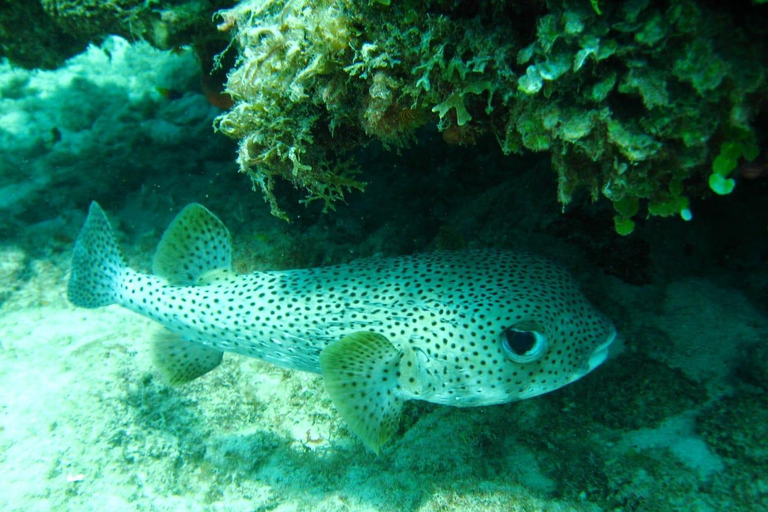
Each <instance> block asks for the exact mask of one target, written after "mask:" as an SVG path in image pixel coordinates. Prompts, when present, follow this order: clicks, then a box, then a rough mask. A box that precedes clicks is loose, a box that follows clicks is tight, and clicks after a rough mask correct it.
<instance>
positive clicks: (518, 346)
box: [501, 327, 547, 363]
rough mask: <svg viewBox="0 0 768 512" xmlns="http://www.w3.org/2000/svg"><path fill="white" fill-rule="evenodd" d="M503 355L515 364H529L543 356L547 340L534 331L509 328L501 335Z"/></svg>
mask: <svg viewBox="0 0 768 512" xmlns="http://www.w3.org/2000/svg"><path fill="white" fill-rule="evenodd" d="M501 346H502V347H503V348H504V353H505V354H506V355H507V357H508V358H510V359H511V360H512V361H514V362H516V363H531V362H533V361H536V360H537V359H539V358H540V357H541V356H542V354H544V349H545V348H546V346H547V338H546V337H545V336H544V335H543V334H541V333H540V332H536V331H526V330H522V329H517V328H515V327H509V328H507V329H505V330H504V331H503V332H502V333H501Z"/></svg>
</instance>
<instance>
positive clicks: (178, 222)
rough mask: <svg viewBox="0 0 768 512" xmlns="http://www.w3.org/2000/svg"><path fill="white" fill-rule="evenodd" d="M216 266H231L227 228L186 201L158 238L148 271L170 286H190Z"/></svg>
mask: <svg viewBox="0 0 768 512" xmlns="http://www.w3.org/2000/svg"><path fill="white" fill-rule="evenodd" d="M218 269H225V270H231V269H232V247H231V244H230V237H229V231H228V230H227V228H226V227H225V226H224V224H223V223H222V222H221V221H220V220H219V218H218V217H216V216H215V215H214V214H212V213H211V212H210V211H208V209H207V208H206V207H205V206H203V205H200V204H197V203H192V204H189V205H187V206H186V208H184V209H183V210H182V211H181V212H180V213H179V214H178V215H177V216H176V218H175V219H173V222H171V224H170V225H169V226H168V229H166V230H165V234H163V238H162V239H160V243H159V244H158V245H157V251H156V252H155V259H154V260H153V261H152V271H153V272H154V273H155V275H158V276H161V277H164V278H165V279H167V280H168V283H169V284H172V285H174V286H191V285H194V284H197V281H198V279H199V278H200V277H202V276H203V275H204V274H205V273H207V272H210V271H212V270H218Z"/></svg>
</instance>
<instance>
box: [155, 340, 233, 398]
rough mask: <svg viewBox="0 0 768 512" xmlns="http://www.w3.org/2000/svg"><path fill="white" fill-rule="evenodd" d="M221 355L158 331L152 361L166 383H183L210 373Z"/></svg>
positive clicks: (222, 354)
mask: <svg viewBox="0 0 768 512" xmlns="http://www.w3.org/2000/svg"><path fill="white" fill-rule="evenodd" d="M223 356H224V352H222V351H220V350H216V349H214V348H210V347H206V346H205V345H201V344H200V343H196V342H193V341H187V340H185V339H184V338H182V337H181V336H180V335H178V334H175V333H172V332H169V331H162V332H159V333H157V334H156V335H155V338H154V340H153V344H152V360H153V362H154V363H155V366H157V368H158V370H160V373H161V374H162V376H163V379H164V380H166V381H167V382H168V383H169V384H174V385H175V384H184V383H185V382H189V381H191V380H194V379H196V378H198V377H200V376H201V375H204V374H206V373H208V372H209V371H211V370H213V369H214V368H216V367H217V366H219V364H220V363H221V359H222V357H223Z"/></svg>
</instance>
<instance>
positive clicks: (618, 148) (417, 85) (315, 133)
mask: <svg viewBox="0 0 768 512" xmlns="http://www.w3.org/2000/svg"><path fill="white" fill-rule="evenodd" d="M738 7H740V8H741V9H742V11H741V12H736V8H738ZM736 8H734V7H718V8H717V9H718V10H714V9H715V7H713V6H710V5H706V4H703V3H698V2H693V1H690V0H673V1H671V2H652V1H650V0H636V1H632V2H614V3H611V2H586V1H581V0H550V1H548V2H546V3H541V2H513V3H510V2H501V1H498V2H486V3H471V4H470V3H468V2H457V3H456V2H443V1H438V0H433V1H427V2H413V1H411V2H408V1H406V2H398V3H389V2H352V1H348V0H347V1H344V0H326V1H321V2H307V1H304V0H286V1H281V0H274V1H273V0H253V1H250V2H241V3H240V4H238V5H237V6H236V7H235V8H233V9H231V10H227V11H223V12H221V13H220V19H221V23H220V25H219V29H220V30H222V31H228V32H231V33H232V34H233V40H234V41H235V42H236V44H237V47H238V51H239V55H238V62H237V65H236V68H235V69H234V70H233V71H232V72H231V73H230V75H229V80H228V83H227V90H228V92H229V93H230V94H231V95H232V96H233V97H234V98H235V100H236V103H235V106H234V108H233V109H232V110H231V111H229V112H226V113H224V114H223V115H222V116H221V117H220V118H219V119H218V121H217V124H216V126H217V128H218V129H219V130H221V131H222V132H223V133H225V134H227V135H230V136H232V137H235V138H237V139H239V140H240V155H239V160H238V161H239V164H240V168H241V170H242V171H243V172H246V173H248V174H249V175H250V176H251V177H252V178H253V179H254V181H255V182H256V183H257V184H258V185H259V187H260V188H261V189H262V191H263V192H264V194H265V196H266V197H267V199H268V200H269V202H270V204H271V206H272V211H273V213H275V214H277V215H280V216H282V215H283V212H282V210H281V209H280V208H279V207H278V205H277V200H276V198H275V196H274V194H273V188H274V180H275V179H276V178H277V177H280V178H284V179H287V180H289V181H290V182H291V183H293V184H294V185H295V186H297V187H300V188H303V189H306V190H307V192H308V195H307V200H309V201H311V200H315V199H320V200H322V201H324V202H325V205H326V207H330V206H332V205H333V202H334V201H336V200H338V199H341V198H343V194H344V192H345V191H346V190H348V189H352V188H362V186H363V184H362V183H359V182H357V181H355V179H354V175H355V172H354V165H352V164H350V163H349V159H348V154H349V152H350V150H352V149H354V148H356V147H359V146H361V145H365V144H366V143H368V142H370V141H371V140H374V139H375V140H379V141H380V142H382V143H383V144H384V145H386V146H390V147H394V148H400V147H403V146H406V145H408V144H411V143H416V144H418V143H419V142H420V141H419V138H418V137H417V130H418V128H420V127H421V126H423V125H427V124H430V123H436V124H437V127H438V129H439V130H440V131H441V132H442V135H443V140H444V141H445V142H446V143H449V144H464V145H472V144H475V143H476V142H477V140H478V139H479V138H481V137H484V136H492V137H495V138H496V139H497V140H498V143H499V146H500V148H501V150H502V151H503V152H504V153H505V154H509V153H520V152H524V151H548V152H549V153H550V154H551V161H552V168H553V169H554V171H555V172H556V173H557V175H558V180H559V190H558V198H559V200H560V202H561V203H562V204H563V205H567V204H568V203H569V202H570V201H571V199H572V198H573V196H574V194H575V193H576V192H577V191H579V190H584V191H586V192H588V193H589V195H590V196H591V197H592V199H594V200H596V199H598V198H599V197H600V196H603V197H605V198H607V199H608V200H610V201H611V202H612V203H613V204H614V206H615V210H616V216H615V219H614V220H615V227H616V230H617V232H619V233H621V234H628V233H630V232H631V231H632V230H633V228H634V221H633V217H635V216H636V215H638V214H639V213H640V212H641V211H642V212H643V213H645V212H647V214H649V215H659V216H669V215H675V214H679V215H680V216H681V217H682V218H683V219H685V220H689V219H690V218H691V217H692V212H691V209H690V204H689V198H691V197H696V198H699V197H704V196H709V195H712V194H727V193H730V191H731V190H732V189H733V187H734V185H735V182H734V180H733V176H734V175H735V174H738V173H739V172H740V168H741V167H742V166H743V164H744V162H746V161H753V160H755V159H762V161H761V163H758V164H755V165H758V166H764V165H765V162H764V161H765V155H764V154H763V155H760V154H759V153H760V151H759V150H758V145H759V143H760V142H762V138H763V134H762V132H761V131H760V130H759V129H758V128H757V125H758V124H759V118H760V114H761V112H763V111H764V109H765V106H766V103H765V97H766V92H768V91H767V90H766V87H767V86H766V79H765V78H766V77H765V69H767V68H768V66H766V64H767V63H766V54H765V51H764V50H765V44H764V43H765V36H766V34H765V31H764V29H763V28H761V27H764V26H765V24H764V23H762V22H764V21H766V14H767V13H766V10H765V8H764V7H762V6H758V5H754V6H751V5H743V6H737V7H736ZM729 9H730V10H729Z"/></svg>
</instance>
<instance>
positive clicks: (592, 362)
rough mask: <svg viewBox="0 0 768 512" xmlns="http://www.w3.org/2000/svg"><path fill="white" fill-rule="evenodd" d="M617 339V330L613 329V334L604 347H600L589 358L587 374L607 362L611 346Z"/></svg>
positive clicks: (604, 343)
mask: <svg viewBox="0 0 768 512" xmlns="http://www.w3.org/2000/svg"><path fill="white" fill-rule="evenodd" d="M615 339H616V328H615V327H611V332H610V334H609V335H608V338H607V339H606V340H605V342H603V344H602V345H600V346H598V347H597V348H596V349H595V350H594V352H592V355H591V356H589V361H587V371H586V372H585V373H589V372H591V371H592V370H594V369H595V368H597V367H598V366H600V365H601V364H603V362H604V361H605V360H606V358H607V357H608V347H610V346H611V343H613V340H615Z"/></svg>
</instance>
